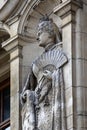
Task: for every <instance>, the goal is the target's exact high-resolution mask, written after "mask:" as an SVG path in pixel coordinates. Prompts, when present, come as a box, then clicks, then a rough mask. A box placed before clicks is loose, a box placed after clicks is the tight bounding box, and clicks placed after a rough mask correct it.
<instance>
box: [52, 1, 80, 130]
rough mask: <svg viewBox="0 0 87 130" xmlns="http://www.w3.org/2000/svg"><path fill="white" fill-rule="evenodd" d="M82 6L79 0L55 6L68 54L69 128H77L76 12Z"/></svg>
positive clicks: (66, 83) (66, 94)
mask: <svg viewBox="0 0 87 130" xmlns="http://www.w3.org/2000/svg"><path fill="white" fill-rule="evenodd" d="M79 8H82V2H81V1H79V0H78V1H77V0H64V1H63V2H62V3H61V4H60V5H59V6H57V7H55V8H54V13H55V14H56V15H58V16H60V17H61V19H62V39H63V50H64V52H66V54H67V56H68V60H69V62H68V64H67V65H66V66H65V67H64V79H65V81H64V82H65V100H66V117H67V129H68V130H70V129H72V130H74V129H77V119H76V118H77V117H76V116H75V115H76V107H77V104H76V100H75V99H76V90H75V88H74V87H73V86H74V84H75V82H76V79H75V75H76V72H75V69H76V68H75V65H76V61H75V58H76V44H75V43H76V39H75V38H76V34H75V29H76V13H77V10H78V9H79Z"/></svg>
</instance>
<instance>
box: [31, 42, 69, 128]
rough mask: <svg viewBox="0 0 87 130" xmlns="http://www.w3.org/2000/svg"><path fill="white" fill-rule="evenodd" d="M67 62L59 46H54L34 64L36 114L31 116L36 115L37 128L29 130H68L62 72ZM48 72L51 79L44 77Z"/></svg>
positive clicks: (34, 104)
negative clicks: (44, 73)
mask: <svg viewBox="0 0 87 130" xmlns="http://www.w3.org/2000/svg"><path fill="white" fill-rule="evenodd" d="M66 62H67V57H66V55H65V54H64V52H63V51H62V49H61V48H60V47H59V44H55V45H53V46H52V47H51V48H50V49H49V50H48V51H45V52H44V53H43V54H42V55H41V56H39V57H38V58H37V59H36V60H35V61H34V62H33V64H32V71H33V74H34V75H35V77H36V79H37V86H36V88H35V90H34V100H33V101H32V102H33V106H32V107H34V108H35V109H33V108H32V109H33V110H34V112H33V113H31V112H30V114H34V116H33V117H34V122H35V128H34V127H31V129H29V130H33V129H32V128H34V130H66V122H65V101H64V99H65V98H64V84H63V82H64V81H63V71H62V68H63V66H64V65H65V63H66ZM46 70H47V71H49V72H51V79H49V78H47V77H45V76H44V75H43V72H45V71H46ZM31 92H32V91H31ZM32 125H33V123H32Z"/></svg>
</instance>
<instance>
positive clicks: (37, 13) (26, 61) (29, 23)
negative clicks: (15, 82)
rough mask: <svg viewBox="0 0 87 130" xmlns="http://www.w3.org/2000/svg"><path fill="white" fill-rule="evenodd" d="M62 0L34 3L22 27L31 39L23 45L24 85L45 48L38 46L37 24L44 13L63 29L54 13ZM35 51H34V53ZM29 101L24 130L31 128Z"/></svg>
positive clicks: (25, 107)
mask: <svg viewBox="0 0 87 130" xmlns="http://www.w3.org/2000/svg"><path fill="white" fill-rule="evenodd" d="M59 3H60V1H57V0H44V1H43V2H39V3H38V2H37V3H36V4H34V6H33V7H32V9H31V10H30V12H29V13H28V16H27V17H26V20H25V22H24V26H23V29H22V35H23V36H25V37H26V38H27V39H29V40H28V41H29V42H28V44H27V45H26V46H24V47H23V65H22V73H23V74H22V85H23V86H24V84H25V81H26V78H27V75H28V74H29V72H30V68H31V65H32V62H33V61H34V59H35V58H36V57H37V56H39V55H40V54H41V53H42V52H43V48H40V47H38V42H37V40H36V39H37V25H38V22H39V20H40V18H41V17H42V16H43V15H44V14H48V15H49V16H50V18H52V19H53V21H54V23H55V24H56V25H57V26H58V27H59V29H60V31H61V23H62V22H61V19H60V18H59V17H58V16H57V15H55V14H54V13H53V9H54V7H56V6H57V5H58V4H59ZM32 52H33V53H32ZM28 107H29V105H28V102H27V103H26V104H25V105H24V106H23V109H22V112H21V115H22V130H27V129H29V126H28V125H27V124H28V120H29V117H28V115H29V113H28V109H29V108H28Z"/></svg>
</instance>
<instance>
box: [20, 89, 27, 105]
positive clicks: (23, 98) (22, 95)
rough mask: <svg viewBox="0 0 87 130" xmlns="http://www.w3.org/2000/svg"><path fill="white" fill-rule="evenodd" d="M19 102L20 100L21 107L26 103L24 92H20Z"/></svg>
mask: <svg viewBox="0 0 87 130" xmlns="http://www.w3.org/2000/svg"><path fill="white" fill-rule="evenodd" d="M20 100H21V104H22V105H23V104H24V103H25V101H26V93H25V91H22V93H21V94H20Z"/></svg>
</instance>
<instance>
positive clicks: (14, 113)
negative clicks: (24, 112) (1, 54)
mask: <svg viewBox="0 0 87 130" xmlns="http://www.w3.org/2000/svg"><path fill="white" fill-rule="evenodd" d="M23 45H25V41H24V40H23V39H22V37H21V36H19V35H16V36H14V37H13V38H11V39H9V40H7V41H5V42H4V43H2V47H3V48H4V49H5V50H6V51H7V52H9V53H10V85H11V86H10V88H11V106H10V107H11V108H10V110H11V113H10V117H11V129H12V130H13V129H14V130H21V125H20V123H21V118H20V90H21V86H22V82H21V81H22V47H23Z"/></svg>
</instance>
